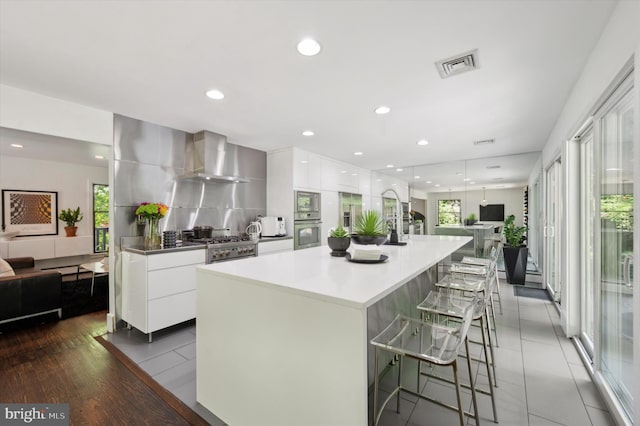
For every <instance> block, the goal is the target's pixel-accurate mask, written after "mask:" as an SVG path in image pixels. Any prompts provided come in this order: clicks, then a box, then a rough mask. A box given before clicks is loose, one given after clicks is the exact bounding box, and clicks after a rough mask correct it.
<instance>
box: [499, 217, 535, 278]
mask: <svg viewBox="0 0 640 426" xmlns="http://www.w3.org/2000/svg"><path fill="white" fill-rule="evenodd" d="M515 219H516V218H515V216H514V215H509V216H508V217H507V219H506V220H505V221H504V229H503V231H502V232H503V234H504V238H505V243H506V244H505V246H504V247H503V249H502V252H503V254H504V269H505V273H506V275H507V282H508V283H510V284H524V281H525V278H526V276H527V256H528V255H529V249H528V248H527V247H526V246H525V245H524V244H523V241H524V238H523V237H524V234H525V232H527V227H526V226H516V225H515V223H514V221H515Z"/></svg>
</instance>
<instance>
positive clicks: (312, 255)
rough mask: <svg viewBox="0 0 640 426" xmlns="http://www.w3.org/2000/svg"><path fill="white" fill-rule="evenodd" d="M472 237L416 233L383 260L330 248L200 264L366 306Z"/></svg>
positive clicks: (385, 250) (216, 272) (217, 272)
mask: <svg viewBox="0 0 640 426" xmlns="http://www.w3.org/2000/svg"><path fill="white" fill-rule="evenodd" d="M471 239H472V238H471V237H465V236H449V235H412V236H411V239H410V240H408V241H407V243H408V244H407V245H406V246H381V248H382V253H383V254H386V255H387V256H389V259H388V260H387V261H386V262H384V263H379V264H359V263H352V262H349V261H347V260H346V259H345V258H343V257H332V256H331V255H330V254H329V253H330V251H331V250H330V249H329V247H327V246H320V247H314V248H309V249H305V250H297V251H289V252H282V253H275V254H272V255H269V256H262V257H260V256H258V257H251V258H246V259H239V260H235V261H233V262H220V263H214V264H210V265H205V266H199V267H198V270H199V271H201V272H204V273H205V274H210V275H214V276H216V275H217V276H227V277H233V278H236V279H241V280H243V281H245V282H253V283H255V284H257V285H267V286H274V287H279V288H281V289H282V290H283V291H288V292H294V293H298V294H302V295H306V296H308V297H313V298H319V299H324V300H327V301H330V302H333V303H339V304H343V305H347V306H352V307H356V308H366V307H368V306H371V305H373V304H374V303H375V302H377V301H378V300H380V299H382V298H383V297H384V296H386V295H387V294H389V293H391V292H392V291H394V290H395V289H396V288H398V287H400V286H401V285H402V284H404V283H406V282H407V281H408V280H410V279H411V278H414V277H415V276H417V275H419V274H420V273H422V272H424V271H425V270H427V269H429V268H430V267H432V266H433V265H435V264H437V263H438V262H439V261H440V260H442V259H444V258H445V257H447V256H449V255H450V254H451V253H453V252H454V251H456V250H457V249H459V248H460V247H462V246H464V245H465V244H466V243H467V242H469V241H471Z"/></svg>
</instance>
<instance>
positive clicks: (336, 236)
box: [327, 224, 351, 257]
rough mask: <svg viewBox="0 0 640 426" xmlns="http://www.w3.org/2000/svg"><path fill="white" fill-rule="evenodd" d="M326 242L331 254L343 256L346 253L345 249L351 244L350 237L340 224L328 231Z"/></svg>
mask: <svg viewBox="0 0 640 426" xmlns="http://www.w3.org/2000/svg"><path fill="white" fill-rule="evenodd" d="M327 243H328V244H329V248H330V249H331V256H336V257H344V256H346V255H347V249H348V248H349V246H350V245H351V237H350V235H349V233H348V232H347V231H346V230H345V229H344V228H343V227H342V225H340V224H338V227H337V228H335V229H332V230H331V232H330V233H329V238H327Z"/></svg>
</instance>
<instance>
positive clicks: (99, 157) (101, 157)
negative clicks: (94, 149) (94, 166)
mask: <svg viewBox="0 0 640 426" xmlns="http://www.w3.org/2000/svg"><path fill="white" fill-rule="evenodd" d="M96 158H97V159H98V160H104V157H103V156H102V155H96Z"/></svg>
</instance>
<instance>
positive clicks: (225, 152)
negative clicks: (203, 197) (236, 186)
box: [178, 130, 250, 183]
mask: <svg viewBox="0 0 640 426" xmlns="http://www.w3.org/2000/svg"><path fill="white" fill-rule="evenodd" d="M242 149H243V147H240V146H237V145H233V144H230V143H227V137H226V136H224V135H219V134H217V133H213V132H208V131H206V130H203V131H201V132H198V133H195V134H194V135H193V140H192V141H190V142H188V143H187V152H186V156H185V170H187V173H185V174H184V175H182V176H178V179H191V180H202V181H205V182H218V183H241V182H242V183H247V182H249V181H250V179H248V178H246V177H244V176H242V175H241V173H240V170H241V167H242V165H241V164H240V161H241V158H240V157H241V150H242Z"/></svg>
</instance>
